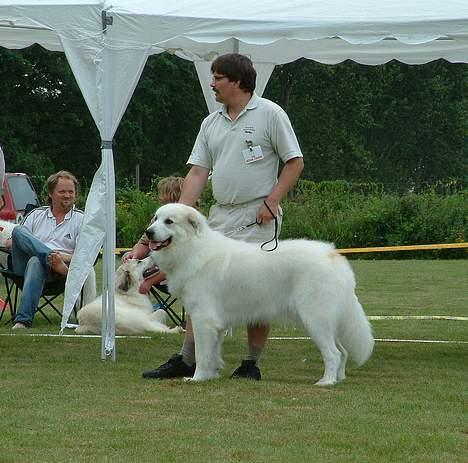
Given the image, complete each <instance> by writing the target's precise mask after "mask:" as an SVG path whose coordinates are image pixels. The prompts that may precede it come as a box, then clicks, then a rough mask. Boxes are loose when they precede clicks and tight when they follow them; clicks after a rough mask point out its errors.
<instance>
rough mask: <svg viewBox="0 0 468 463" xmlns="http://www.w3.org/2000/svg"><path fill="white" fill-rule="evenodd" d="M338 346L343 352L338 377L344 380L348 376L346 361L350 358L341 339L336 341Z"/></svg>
mask: <svg viewBox="0 0 468 463" xmlns="http://www.w3.org/2000/svg"><path fill="white" fill-rule="evenodd" d="M336 347H338V350H339V351H340V353H341V359H340V366H339V367H338V373H337V375H336V379H337V380H338V381H343V380H344V379H345V378H346V361H347V360H348V351H347V350H346V349H345V348H344V347H343V345H342V344H341V343H340V341H337V342H336Z"/></svg>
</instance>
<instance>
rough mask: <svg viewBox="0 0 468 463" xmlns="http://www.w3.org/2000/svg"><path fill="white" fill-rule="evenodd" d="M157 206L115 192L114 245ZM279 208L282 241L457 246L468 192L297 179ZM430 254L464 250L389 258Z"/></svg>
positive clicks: (463, 234)
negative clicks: (403, 189) (393, 190)
mask: <svg viewBox="0 0 468 463" xmlns="http://www.w3.org/2000/svg"><path fill="white" fill-rule="evenodd" d="M157 180H158V179H154V182H155V183H157ZM200 203H201V204H200V210H201V212H203V213H204V214H205V215H207V214H208V212H209V208H210V206H211V204H212V203H213V197H212V191H211V185H210V184H209V185H208V187H207V188H206V189H205V191H204V192H203V195H202V198H201V201H200ZM157 207H159V204H158V201H157V199H156V198H155V197H154V195H153V194H150V193H143V192H141V191H136V190H132V189H131V188H125V189H120V190H118V192H117V214H116V215H117V242H118V246H120V247H130V246H133V244H134V243H135V242H136V240H138V238H139V237H140V236H141V234H142V233H143V231H144V230H145V229H146V227H147V225H148V223H149V221H150V219H151V217H152V216H153V214H154V211H155V210H156V209H157ZM282 207H283V210H284V222H283V229H282V232H281V238H282V239H291V238H308V239H317V240H323V241H331V242H334V243H335V244H336V246H337V248H351V247H356V248H360V247H373V246H398V245H410V244H435V243H457V242H465V241H467V239H468V192H467V191H465V192H456V193H453V194H451V195H445V194H439V193H436V192H435V191H427V192H424V193H418V194H417V193H405V194H397V193H387V192H385V190H384V189H383V187H382V185H378V184H372V183H370V184H364V183H360V184H359V183H358V184H354V183H349V182H344V181H336V182H318V183H315V182H310V181H308V180H300V181H299V183H298V185H297V188H296V190H295V194H294V196H293V198H292V199H285V200H284V201H283V203H282ZM369 256H370V257H372V258H375V257H379V258H383V257H385V256H384V255H382V254H371V255H369ZM434 256H438V257H454V258H459V257H465V256H466V251H463V250H454V251H450V250H445V251H433V252H424V253H420V252H400V253H397V254H392V257H401V258H411V257H417V258H426V257H434ZM360 257H361V258H362V257H364V258H365V257H366V256H365V255H363V256H360ZM387 257H388V256H387Z"/></svg>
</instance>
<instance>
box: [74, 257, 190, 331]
mask: <svg viewBox="0 0 468 463" xmlns="http://www.w3.org/2000/svg"><path fill="white" fill-rule="evenodd" d="M153 265H154V264H153V261H152V260H151V259H150V258H149V257H148V258H146V259H143V260H136V259H130V260H128V261H126V262H125V263H123V264H122V265H121V266H120V267H119V268H118V269H117V271H116V274H115V286H116V288H115V298H114V301H115V332H116V334H119V335H120V334H143V333H146V332H153V333H180V332H181V331H183V330H182V328H180V327H175V328H169V327H168V326H167V325H166V324H165V323H164V320H165V315H166V314H165V312H164V311H163V310H158V311H156V312H155V311H154V310H153V307H152V305H151V301H150V299H149V297H148V296H147V295H145V294H141V293H139V292H138V287H139V286H140V283H141V282H142V281H143V273H144V271H145V270H147V269H149V268H150V267H152V266H153ZM101 320H102V298H101V296H100V297H98V298H97V299H95V300H94V301H92V302H91V303H89V304H87V305H85V306H84V307H83V308H82V309H81V310H80V311H79V312H78V323H79V326H78V328H77V329H76V333H79V334H84V333H94V334H99V333H100V332H101Z"/></svg>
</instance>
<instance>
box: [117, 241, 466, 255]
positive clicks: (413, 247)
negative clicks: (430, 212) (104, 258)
mask: <svg viewBox="0 0 468 463" xmlns="http://www.w3.org/2000/svg"><path fill="white" fill-rule="evenodd" d="M131 249H132V248H116V249H115V253H116V254H122V253H124V252H127V251H130V250H131ZM434 249H468V243H442V244H413V245H408V246H377V247H375V248H343V249H337V251H338V252H339V253H340V254H355V253H358V252H392V251H423V250H434Z"/></svg>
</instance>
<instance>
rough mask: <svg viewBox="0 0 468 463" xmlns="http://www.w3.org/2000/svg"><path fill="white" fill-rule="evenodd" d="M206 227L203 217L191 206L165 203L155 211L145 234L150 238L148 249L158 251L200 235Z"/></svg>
mask: <svg viewBox="0 0 468 463" xmlns="http://www.w3.org/2000/svg"><path fill="white" fill-rule="evenodd" d="M206 227H208V225H207V223H206V219H205V217H203V215H201V214H200V213H199V212H198V211H197V210H196V209H194V208H193V207H189V206H185V205H183V204H166V205H164V206H162V207H160V208H159V209H158V210H157V211H156V214H155V216H154V222H153V223H152V225H151V226H150V227H149V228H148V229H147V230H146V232H145V234H146V236H147V237H148V239H149V240H150V245H149V247H150V249H151V250H152V251H156V252H159V251H165V250H166V249H169V248H173V247H174V246H175V244H176V243H180V242H183V241H187V240H191V239H192V238H194V237H197V236H200V235H201V233H202V231H203V230H204V229H205V228H206Z"/></svg>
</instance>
